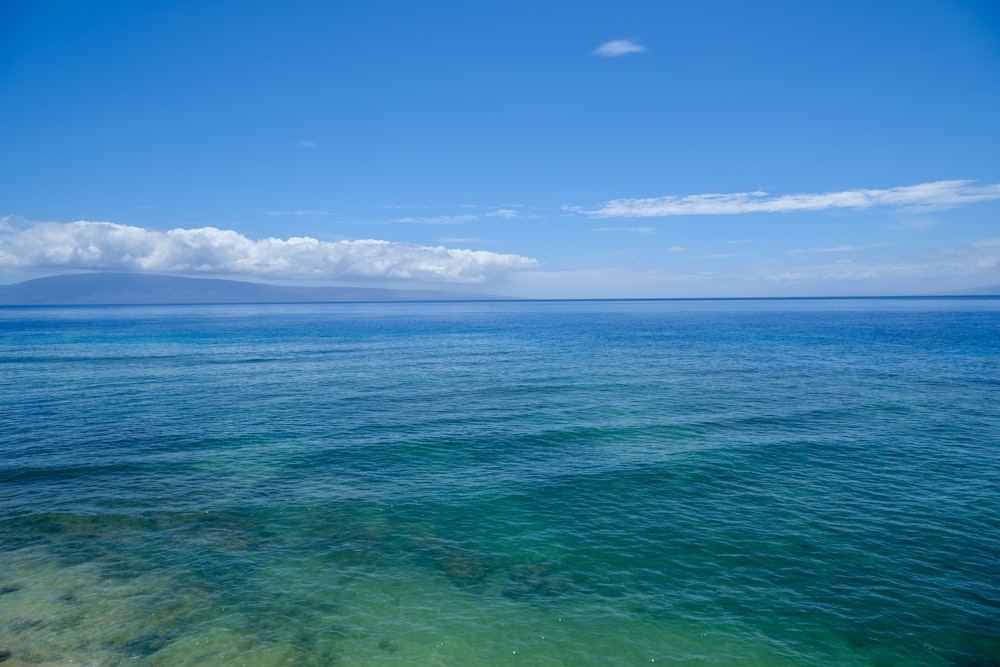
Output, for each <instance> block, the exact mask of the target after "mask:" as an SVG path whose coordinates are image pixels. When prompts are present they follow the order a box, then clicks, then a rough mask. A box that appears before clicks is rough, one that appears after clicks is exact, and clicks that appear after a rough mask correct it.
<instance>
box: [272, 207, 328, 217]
mask: <svg viewBox="0 0 1000 667" xmlns="http://www.w3.org/2000/svg"><path fill="white" fill-rule="evenodd" d="M267 214H268V215H273V216H275V217H284V216H290V215H333V214H332V213H327V212H326V211H317V210H316V209H312V208H307V209H303V210H301V211H268V212H267Z"/></svg>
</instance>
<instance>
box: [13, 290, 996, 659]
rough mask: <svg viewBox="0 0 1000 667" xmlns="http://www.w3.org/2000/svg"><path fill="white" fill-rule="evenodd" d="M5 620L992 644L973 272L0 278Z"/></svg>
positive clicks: (301, 633) (70, 644) (505, 655)
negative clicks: (138, 299) (853, 277)
mask: <svg viewBox="0 0 1000 667" xmlns="http://www.w3.org/2000/svg"><path fill="white" fill-rule="evenodd" d="M0 647H2V649H0V650H2V653H0V659H2V658H6V662H5V664H4V667H7V666H8V665H11V666H13V665H18V666H22V665H47V666H49V667H54V666H61V665H71V664H72V665H151V666H163V667H167V666H175V665H189V666H192V667H193V666H199V667H202V666H214V665H255V666H271V665H455V666H469V665H473V666H474V665H522V666H524V665H573V666H580V665H601V666H604V665H639V664H643V665H646V664H650V663H658V664H670V665H698V666H701V665H705V666H707V665H748V666H753V665H768V666H779V667H780V666H782V665H811V666H813V665H815V666H822V665H881V666H887V665H997V664H1000V299H996V298H940V299H931V298H928V299H801V300H796V299H776V300H705V301H697V300H695V301H685V300H677V301H671V300H664V301H551V302H534V301H521V302H457V303H452V302H449V303H368V304H363V303H362V304H358V303H355V304H296V305H276V304H272V305H266V304H265V305H229V306H225V305H223V306H206V305H199V306H106V307H66V308H58V307H37V308H35V307H6V308H0Z"/></svg>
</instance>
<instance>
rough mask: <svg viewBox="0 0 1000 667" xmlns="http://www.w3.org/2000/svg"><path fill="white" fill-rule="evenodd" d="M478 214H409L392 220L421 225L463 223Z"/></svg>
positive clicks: (471, 220)
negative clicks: (419, 215) (420, 215)
mask: <svg viewBox="0 0 1000 667" xmlns="http://www.w3.org/2000/svg"><path fill="white" fill-rule="evenodd" d="M478 219H479V216H478V215H473V214H471V213H470V214H466V215H430V216H423V217H412V216H407V217H405V218H393V219H392V220H391V221H390V222H405V223H414V224H420V225H461V224H464V223H466V222H473V221H474V220H478Z"/></svg>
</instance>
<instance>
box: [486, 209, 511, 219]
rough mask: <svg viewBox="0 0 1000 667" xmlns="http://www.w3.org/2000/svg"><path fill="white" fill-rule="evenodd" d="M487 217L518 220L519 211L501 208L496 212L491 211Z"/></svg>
mask: <svg viewBox="0 0 1000 667" xmlns="http://www.w3.org/2000/svg"><path fill="white" fill-rule="evenodd" d="M486 217H488V218H504V219H510V218H516V217H517V211H515V210H514V209H512V208H500V209H497V210H495V211H490V212H489V213H487V214H486Z"/></svg>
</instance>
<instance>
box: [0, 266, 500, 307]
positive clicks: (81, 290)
mask: <svg viewBox="0 0 1000 667" xmlns="http://www.w3.org/2000/svg"><path fill="white" fill-rule="evenodd" d="M508 299H509V297H502V296H494V295H489V294H476V293H468V292H448V291H431V290H405V289H384V288H374V287H300V286H286V285H268V284H264V283H251V282H245V281H239V280H222V279H216V278H181V277H178V276H164V275H154V274H145V273H80V274H69V275H61V276H49V277H45V278H35V279H33V280H26V281H24V282H20V283H14V284H12V285H0V305H4V306H32V305H40V306H41V305H53V306H54V305H116V304H148V305H165V304H186V303H310V302H337V301H462V300H508Z"/></svg>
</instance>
